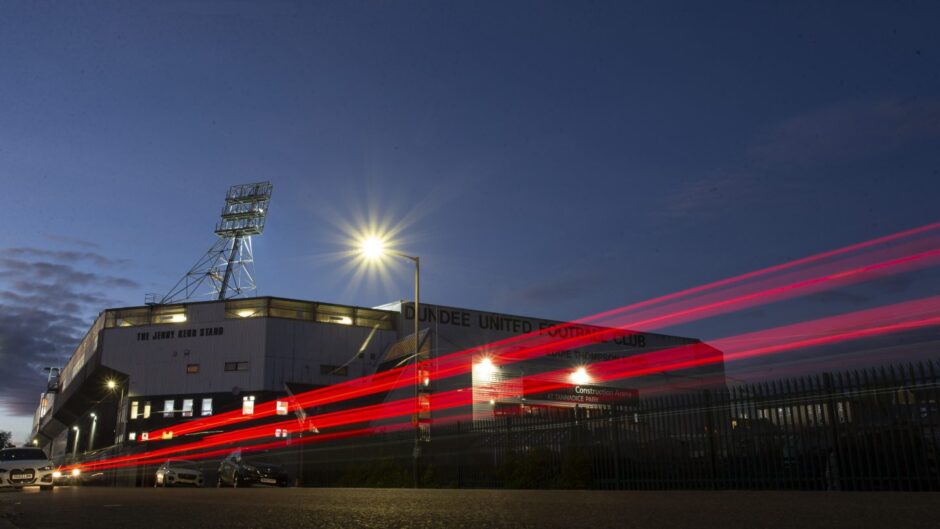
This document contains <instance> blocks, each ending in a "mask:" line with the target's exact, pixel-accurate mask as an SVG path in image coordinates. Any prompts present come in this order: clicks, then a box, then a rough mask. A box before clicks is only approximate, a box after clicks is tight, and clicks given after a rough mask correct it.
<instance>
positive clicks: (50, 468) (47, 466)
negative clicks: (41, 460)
mask: <svg viewBox="0 0 940 529" xmlns="http://www.w3.org/2000/svg"><path fill="white" fill-rule="evenodd" d="M46 470H52V465H46V466H44V467H39V471H40V472H45V471H46Z"/></svg>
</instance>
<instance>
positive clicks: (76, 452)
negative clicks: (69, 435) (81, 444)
mask: <svg viewBox="0 0 940 529" xmlns="http://www.w3.org/2000/svg"><path fill="white" fill-rule="evenodd" d="M72 430H73V431H74V432H75V444H74V445H72V457H73V458H74V457H76V456H77V455H78V434H79V433H80V432H79V430H78V426H73V427H72Z"/></svg>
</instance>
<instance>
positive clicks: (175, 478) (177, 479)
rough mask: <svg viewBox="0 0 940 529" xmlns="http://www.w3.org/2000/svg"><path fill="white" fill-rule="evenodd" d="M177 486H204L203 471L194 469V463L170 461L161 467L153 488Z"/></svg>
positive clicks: (179, 460) (177, 460)
mask: <svg viewBox="0 0 940 529" xmlns="http://www.w3.org/2000/svg"><path fill="white" fill-rule="evenodd" d="M177 485H185V486H189V487H201V486H202V485H203V477H202V471H201V470H199V469H197V468H196V467H194V466H193V464H192V462H190V461H186V460H182V459H170V460H169V461H167V462H166V463H164V464H162V465H160V468H158V469H157V474H156V476H155V479H154V483H153V486H154V487H175V486H177Z"/></svg>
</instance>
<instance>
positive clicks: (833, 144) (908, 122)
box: [660, 99, 940, 219]
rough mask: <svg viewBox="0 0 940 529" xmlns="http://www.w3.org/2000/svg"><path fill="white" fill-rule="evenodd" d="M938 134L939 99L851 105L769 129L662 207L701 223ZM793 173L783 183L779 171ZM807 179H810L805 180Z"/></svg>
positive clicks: (791, 193) (796, 192)
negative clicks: (826, 171) (823, 171)
mask: <svg viewBox="0 0 940 529" xmlns="http://www.w3.org/2000/svg"><path fill="white" fill-rule="evenodd" d="M938 137H940V100H936V99H924V100H920V99H910V100H901V99H883V100H877V101H846V102H840V103H836V104H833V105H830V106H827V107H825V108H822V109H818V110H815V111H812V112H807V113H805V114H800V115H797V116H793V117H791V118H788V119H785V120H783V121H781V122H780V123H777V124H776V125H774V126H772V127H770V128H769V129H768V130H767V131H766V133H764V134H763V135H761V137H759V138H757V139H756V140H755V141H754V142H753V143H752V144H751V145H750V146H748V147H747V148H746V150H745V154H744V155H743V156H742V157H741V159H740V160H736V161H732V162H731V163H729V164H728V166H727V167H725V168H722V169H720V170H719V171H717V172H715V173H714V174H712V175H709V176H706V177H704V178H697V179H693V180H689V181H687V182H685V183H684V184H683V185H682V186H681V187H680V188H679V189H678V190H677V191H676V192H675V193H673V194H672V195H670V196H668V197H667V198H666V200H665V203H664V204H663V207H662V208H661V210H660V211H661V212H662V215H663V216H665V217H669V218H694V219H701V218H703V217H709V216H713V215H717V214H720V213H722V212H724V211H727V210H729V209H735V208H737V207H740V205H742V204H743V205H747V206H748V207H761V205H762V204H770V203H772V202H780V201H785V200H789V199H793V200H796V199H797V198H798V197H799V196H800V195H801V194H802V193H805V192H806V191H808V190H810V189H811V188H812V186H813V180H812V178H813V175H815V174H816V173H815V172H814V169H819V168H824V167H827V166H830V165H833V164H839V163H845V162H854V161H859V160H866V159H870V158H871V157H873V156H878V155H884V154H887V153H891V152H895V151H897V150H899V149H902V148H904V147H906V146H908V145H911V144H915V143H917V142H919V141H924V140H931V139H935V138H938ZM784 169H790V171H787V173H786V174H787V177H786V178H781V177H780V176H779V175H780V172H781V170H784ZM801 175H805V176H801Z"/></svg>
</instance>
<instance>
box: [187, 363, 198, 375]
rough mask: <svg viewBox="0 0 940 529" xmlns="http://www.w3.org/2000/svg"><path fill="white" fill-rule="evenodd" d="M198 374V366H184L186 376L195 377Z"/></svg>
mask: <svg viewBox="0 0 940 529" xmlns="http://www.w3.org/2000/svg"><path fill="white" fill-rule="evenodd" d="M198 372H199V364H186V374H188V375H195V374H196V373H198Z"/></svg>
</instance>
